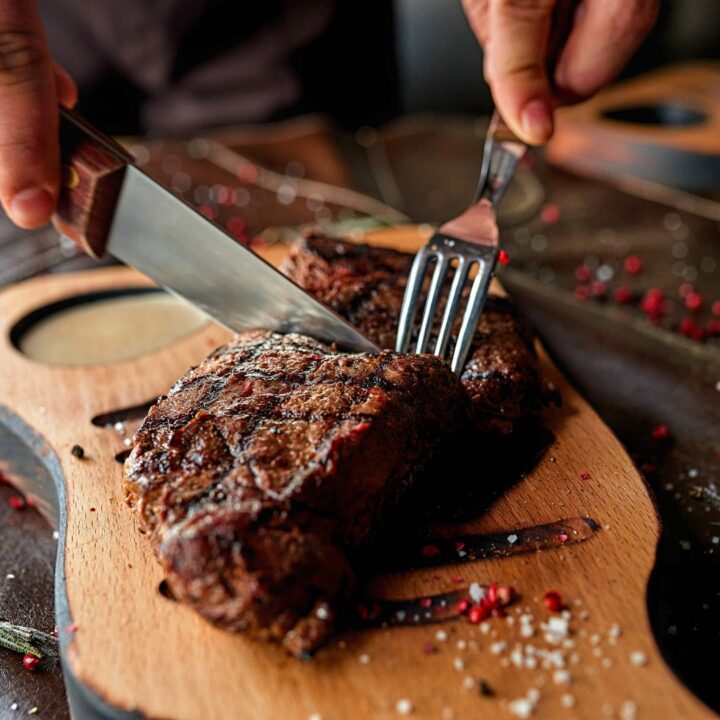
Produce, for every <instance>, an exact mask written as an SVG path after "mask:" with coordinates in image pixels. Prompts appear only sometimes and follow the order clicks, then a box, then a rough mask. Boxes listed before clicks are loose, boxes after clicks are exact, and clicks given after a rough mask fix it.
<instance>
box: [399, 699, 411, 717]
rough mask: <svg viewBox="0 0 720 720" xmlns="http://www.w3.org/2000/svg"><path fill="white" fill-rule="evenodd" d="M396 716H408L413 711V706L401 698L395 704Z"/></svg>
mask: <svg viewBox="0 0 720 720" xmlns="http://www.w3.org/2000/svg"><path fill="white" fill-rule="evenodd" d="M395 710H397V713H398V715H409V714H410V713H411V712H412V711H413V704H412V702H411V701H410V700H408V699H407V698H401V699H400V700H398V701H397V703H395Z"/></svg>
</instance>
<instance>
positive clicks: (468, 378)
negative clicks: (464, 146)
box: [283, 234, 543, 432]
mask: <svg viewBox="0 0 720 720" xmlns="http://www.w3.org/2000/svg"><path fill="white" fill-rule="evenodd" d="M412 261H413V256H412V255H410V254H409V253H403V252H400V251H397V250H391V249H386V248H378V247H373V246H370V245H365V244H361V243H352V242H348V241H345V240H339V239H337V238H330V237H326V236H322V235H317V234H309V235H307V236H306V237H305V238H303V239H302V240H300V241H298V242H297V243H295V244H294V245H293V247H292V248H291V252H290V257H289V259H288V261H287V262H286V264H285V266H284V268H283V271H284V272H285V273H286V274H287V275H288V276H289V277H290V278H291V279H292V280H294V281H295V282H296V283H298V284H299V285H300V286H301V287H303V288H305V289H306V290H308V291H309V292H310V293H311V294H313V295H314V296H315V297H316V298H317V299H318V300H320V301H321V302H324V303H326V304H327V305H329V306H330V307H332V308H333V310H335V311H336V312H337V313H339V314H340V315H342V316H343V317H345V318H346V319H347V320H348V321H349V322H350V323H351V324H353V325H355V326H356V327H357V328H358V329H359V330H360V331H361V332H362V333H363V334H364V335H365V336H366V337H368V338H369V339H370V340H372V341H373V342H375V343H376V344H377V345H379V346H380V347H383V348H392V347H394V344H395V336H396V332H397V325H398V320H399V316H400V309H401V307H402V301H403V297H404V293H405V286H406V283H407V276H408V273H409V271H410V267H411V265H412ZM533 343H534V337H533V334H532V331H531V329H530V327H529V325H528V324H527V322H526V321H525V320H524V319H523V318H522V317H521V316H520V315H519V313H518V312H517V310H516V308H515V307H514V305H513V304H512V303H511V302H509V301H508V300H507V299H505V298H502V297H499V296H497V295H490V296H489V297H488V299H487V302H486V305H485V309H484V311H483V314H482V316H481V319H480V323H479V325H478V330H477V333H476V335H475V338H474V340H473V344H472V347H471V351H470V355H469V357H468V360H467V362H466V364H465V367H464V368H463V372H462V375H461V378H462V381H463V383H464V384H465V387H466V389H467V391H468V394H469V396H470V398H471V401H472V406H473V416H474V420H475V424H476V426H477V428H478V429H479V430H481V431H484V430H500V431H502V432H510V431H511V430H512V429H513V427H514V426H515V425H516V424H517V423H518V422H520V421H522V420H523V419H524V418H526V417H528V416H529V415H532V414H534V413H535V412H536V411H537V410H538V409H539V408H540V406H541V405H542V401H543V397H542V396H543V392H542V389H541V384H540V380H539V375H538V367H537V357H536V355H535V350H534V347H533Z"/></svg>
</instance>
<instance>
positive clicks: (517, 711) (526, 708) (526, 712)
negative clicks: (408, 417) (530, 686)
mask: <svg viewBox="0 0 720 720" xmlns="http://www.w3.org/2000/svg"><path fill="white" fill-rule="evenodd" d="M533 709H534V706H533V704H532V703H531V702H530V700H528V699H527V698H518V699H517V700H513V701H512V702H510V703H509V704H508V710H510V712H511V713H512V714H513V715H514V716H515V717H518V718H529V717H530V716H531V715H532V712H533Z"/></svg>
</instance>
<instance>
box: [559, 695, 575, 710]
mask: <svg viewBox="0 0 720 720" xmlns="http://www.w3.org/2000/svg"><path fill="white" fill-rule="evenodd" d="M560 702H561V703H562V706H563V707H566V708H571V707H574V706H575V696H574V695H570V694H565V695H563V696H562V697H561V698H560Z"/></svg>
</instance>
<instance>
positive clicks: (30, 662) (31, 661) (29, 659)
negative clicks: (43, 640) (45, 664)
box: [23, 653, 40, 670]
mask: <svg viewBox="0 0 720 720" xmlns="http://www.w3.org/2000/svg"><path fill="white" fill-rule="evenodd" d="M39 662H40V658H39V657H37V656H36V655H32V654H31V653H25V656H24V657H23V665H24V666H25V668H26V669H27V670H34V669H35V668H36V667H37V666H38V663H39Z"/></svg>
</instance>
